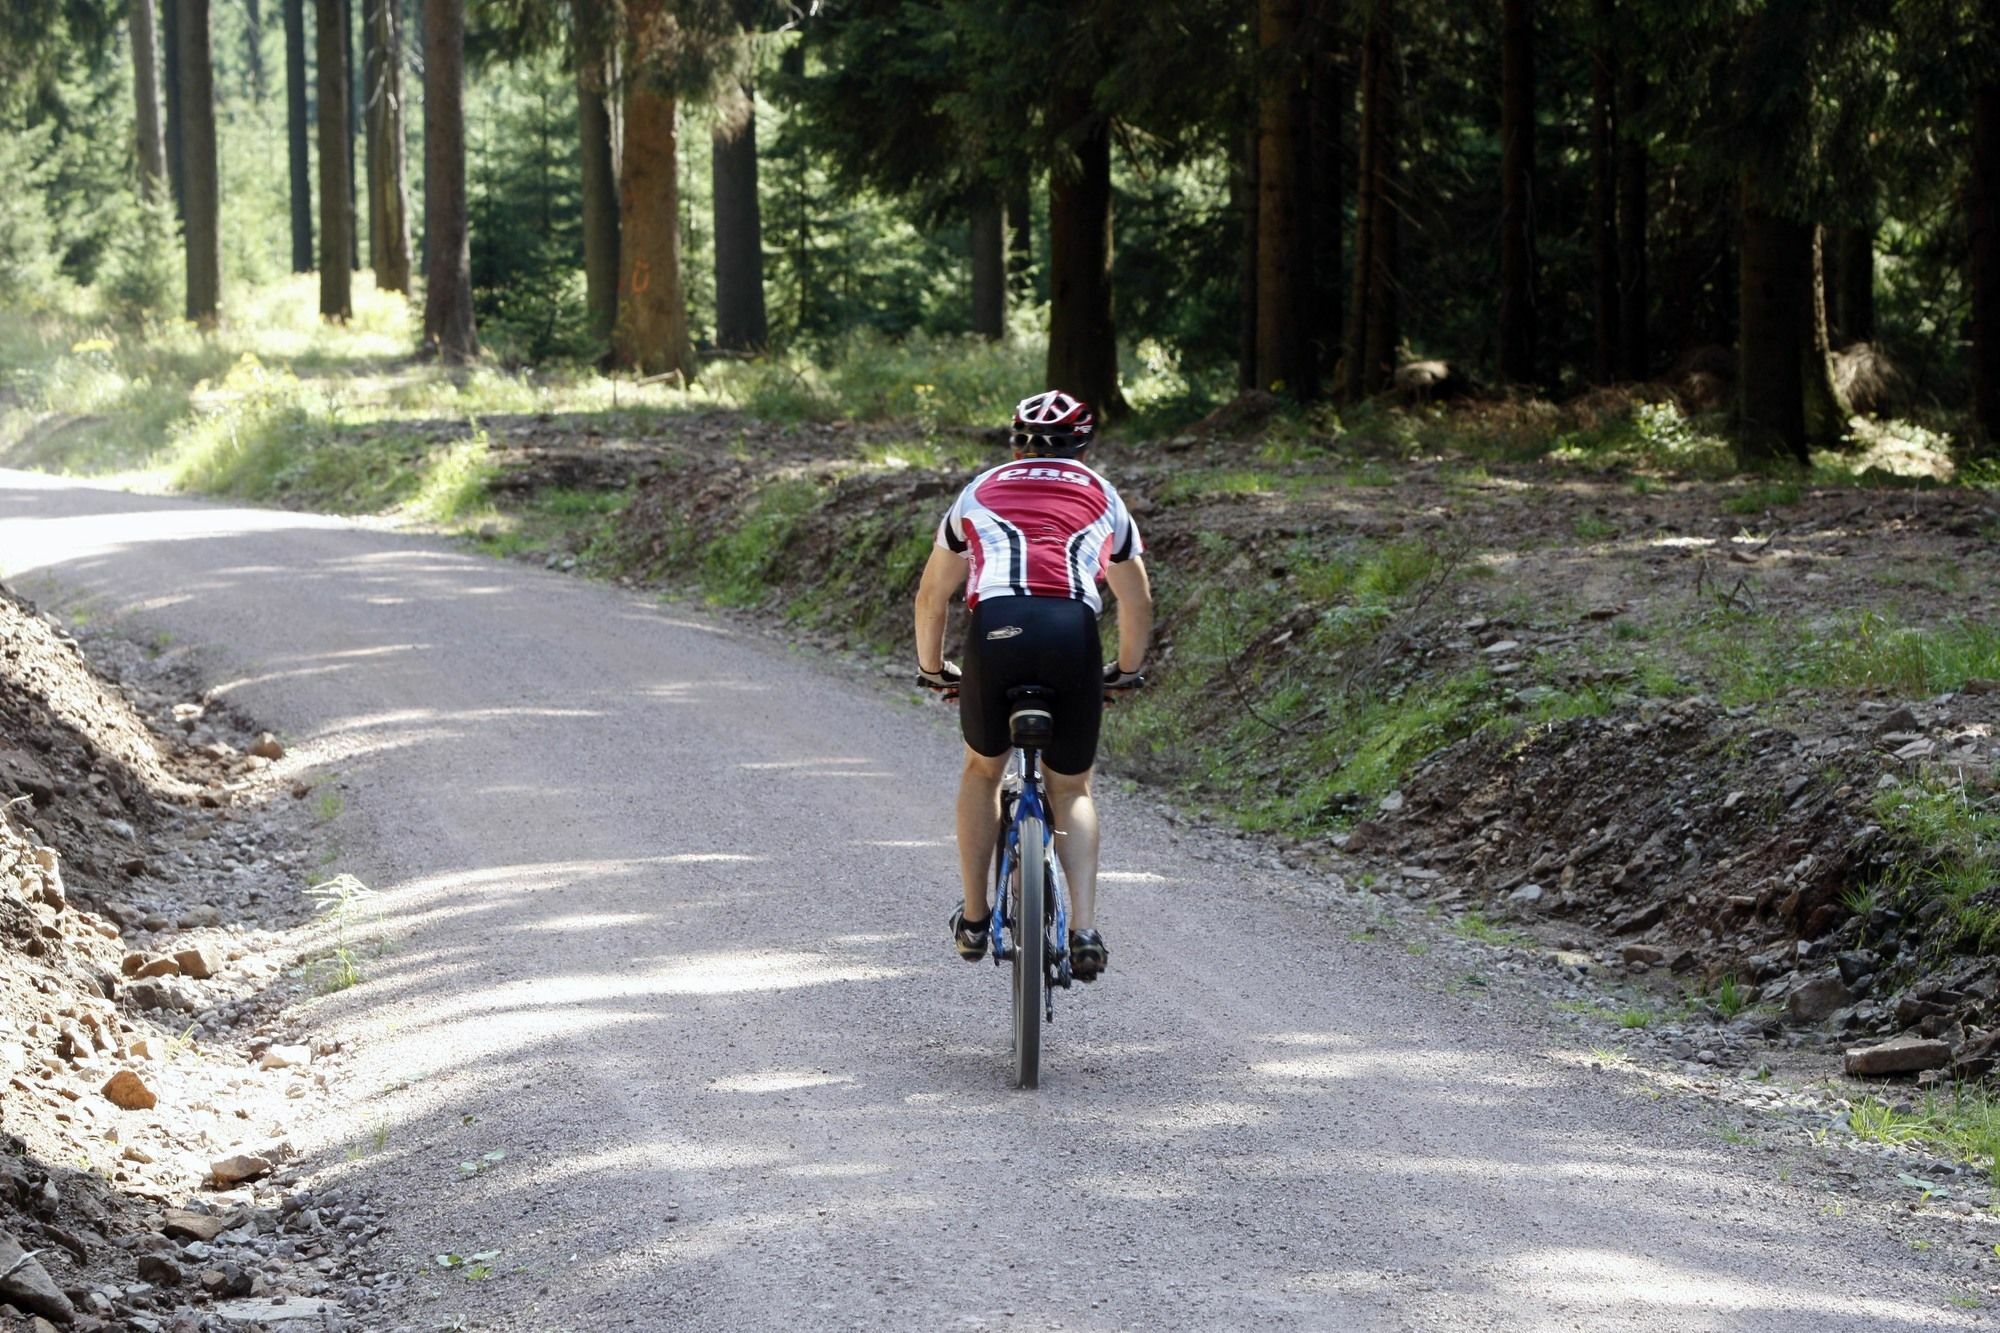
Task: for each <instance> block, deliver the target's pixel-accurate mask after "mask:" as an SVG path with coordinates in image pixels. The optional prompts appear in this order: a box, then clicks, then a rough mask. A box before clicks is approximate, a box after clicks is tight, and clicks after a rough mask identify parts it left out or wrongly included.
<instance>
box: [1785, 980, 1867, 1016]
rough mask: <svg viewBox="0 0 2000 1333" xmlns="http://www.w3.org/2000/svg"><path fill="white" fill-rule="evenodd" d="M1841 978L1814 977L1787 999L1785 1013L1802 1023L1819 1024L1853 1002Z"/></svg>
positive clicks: (1802, 984) (1803, 983)
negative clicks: (1835, 1011)
mask: <svg viewBox="0 0 2000 1333" xmlns="http://www.w3.org/2000/svg"><path fill="white" fill-rule="evenodd" d="M1853 998H1854V997H1853V996H1852V995H1849V994H1848V993H1847V987H1845V986H1843V985H1841V983H1840V978H1839V977H1814V978H1812V979H1811V980H1810V981H1806V982H1802V983H1801V984H1800V985H1799V987H1798V989H1797V990H1795V991H1793V992H1792V993H1791V994H1790V995H1789V996H1787V997H1786V998H1785V1012H1786V1013H1788V1014H1790V1015H1791V1016H1792V1017H1793V1018H1794V1019H1795V1020H1797V1021H1798V1022H1801V1023H1817V1022H1819V1021H1820V1020H1821V1019H1822V1018H1825V1017H1826V1016H1827V1015H1828V1014H1831V1013H1832V1012H1833V1011H1834V1010H1836V1009H1839V1008H1840V1007H1841V1006H1842V1005H1845V1004H1847V1003H1849V1002H1850V1001H1851V1000H1853Z"/></svg>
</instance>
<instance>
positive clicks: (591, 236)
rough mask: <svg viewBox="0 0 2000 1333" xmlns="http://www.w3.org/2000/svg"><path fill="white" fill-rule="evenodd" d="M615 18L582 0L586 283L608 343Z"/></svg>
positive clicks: (596, 325) (579, 90) (614, 226)
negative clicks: (610, 99) (612, 33)
mask: <svg viewBox="0 0 2000 1333" xmlns="http://www.w3.org/2000/svg"><path fill="white" fill-rule="evenodd" d="M609 24H610V19H609V17H608V15H607V14H606V13H605V6H604V5H603V4H602V3H601V0H577V5H576V29H577V61H576V125H577V134H578V136H579V138H580V139H581V141H582V150H583V282H584V305H585V306H586V308H588V309H589V311H590V331H591V332H592V333H593V334H595V335H596V336H597V337H599V338H602V339H609V338H610V337H611V326H612V325H613V324H615V323H616V322H617V320H618V169H617V167H616V166H615V165H614V163H613V154H612V142H611V138H612V136H611V106H610V103H609V102H608V100H607V97H608V95H609V93H610V90H611V42H610V29H609Z"/></svg>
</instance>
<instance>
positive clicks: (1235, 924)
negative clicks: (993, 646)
mask: <svg viewBox="0 0 2000 1333" xmlns="http://www.w3.org/2000/svg"><path fill="white" fill-rule="evenodd" d="M0 573H4V575H5V576H6V577H8V578H9V579H10V580H12V581H13V582H14V583H15V584H16V586H17V587H19V588H20V589H21V590H22V591H24V592H26V593H27V594H29V595H31V596H37V597H40V598H43V599H45V600H50V601H64V600H67V601H70V602H74V601H76V600H78V599H84V600H86V601H88V602H89V603H90V604H91V605H92V606H93V607H94V609H96V610H97V611H98V612H99V613H100V614H117V615H127V616H131V617H134V618H135V620H136V622H137V623H138V624H140V625H143V626H145V627H146V628H147V629H148V630H149V631H150V630H152V629H162V630H165V631H167V632H169V633H171V634H172V635H174V636H175V638H176V639H177V640H178V641H182V642H193V643H200V644H204V645H211V646H212V650H213V656H212V659H211V660H212V663H213V666H214V671H215V679H216V680H217V681H218V682H221V683H223V688H224V691H225V692H226V694H227V695H228V696H229V697H230V698H231V699H233V700H234V701H236V702H237V703H239V704H240V705H241V706H243V707H244V708H246V709H248V710H250V712H251V713H253V714H254V715H255V716H257V717H259V718H261V719H263V720H264V721H265V722H266V723H268V724H270V725H272V726H274V727H275V728H277V729H278V730H279V731H280V732H281V734H283V735H285V736H286V737H287V739H288V740H289V741H290V742H291V743H292V745H293V746H294V747H295V751H296V753H298V754H299V755H301V756H303V757H304V758H305V759H306V760H307V761H308V762H310V763H312V764H314V765H316V766H318V768H319V769H320V770H321V771H324V772H330V773H335V774H338V775H339V780H340V781H341V783H342V784H343V790H344V794H345V809H344V810H343V811H342V812H341V813H340V814H338V816H337V817H335V818H333V819H332V820H331V821H330V823H329V825H328V829H329V835H330V837H331V838H332V839H333V840H334V841H335V842H336V843H337V844H338V846H339V848H340V852H341V856H340V861H339V865H340V866H341V867H343V868H348V869H352V870H354V871H356V872H357V873H358V874H360V875H361V876H362V878H363V879H365V880H367V881H368V882H369V883H371V884H372V885H374V886H375V887H376V888H377V889H378V890H379V891H380V893H381V897H380V898H379V899H378V900H377V907H378V910H377V912H376V915H375V917H374V919H373V921H372V922H371V924H370V927H369V929H370V931H371V932H372V934H373V935H374V936H375V937H376V938H379V939H380V940H382V941H383V942H384V947H383V949H382V951H381V952H380V953H379V955H377V956H372V957H369V958H366V959H365V960H364V964H363V967H364V972H365V980H364V981H363V982H362V983H361V984H360V985H358V986H355V987H354V988H352V989H351V990H347V991H344V992H340V993H338V994H336V995H332V996H329V997H327V998H325V999H323V1000H321V1001H319V1002H318V1005H319V1008H320V1011H321V1012H320V1014H319V1016H318V1020H317V1021H318V1022H320V1023H321V1024H322V1025H323V1026H324V1028H325V1029H326V1030H329V1031H331V1032H332V1033H333V1034H334V1035H336V1036H339V1037H342V1038H344V1039H345V1040H346V1041H348V1042H349V1043H351V1044H352V1045H353V1046H354V1047H355V1048H356V1049H357V1051H358V1054H357V1056H356V1057H355V1060H354V1063H353V1065H352V1069H353V1073H352V1076H351V1079H350V1086H349V1087H348V1088H346V1089H345V1090H344V1091H343V1095H342V1096H340V1097H337V1098H329V1099H328V1102H327V1104H325V1105H323V1106H319V1107H313V1108H308V1110H307V1111H306V1112H304V1113H303V1114H305V1115H306V1116H307V1117H308V1118H307V1119H305V1120H303V1121H302V1122H301V1123H300V1125H298V1126H294V1127H292V1128H291V1133H292V1136H293V1138H294V1140H295V1141H297V1142H300V1143H302V1145H304V1146H306V1147H307V1148H308V1150H309V1151H311V1152H312V1153H314V1154H315V1155H316V1156H317V1158H318V1159H319V1160H320V1161H322V1162H324V1163H327V1164H329V1169H331V1170H334V1171H337V1172H338V1173H341V1174H342V1175H344V1176H345V1177H346V1178H350V1179H357V1180H361V1181H365V1182H366V1183H368V1184H369V1186H370V1187H371V1188H373V1189H375V1190H377V1191H379V1192H380V1194H381V1195H382V1197H385V1198H386V1199H387V1200H389V1201H390V1203H391V1204H392V1208H391V1216H392V1218H393V1219H394V1225H395V1231H394V1235H393V1244H394V1247H395V1248H396V1250H397V1251H398V1252H400V1253H401V1254H402V1255H403V1256H404V1257H405V1258H406V1260H407V1263H408V1265H409V1267H410V1268H411V1269H412V1270H416V1269H419V1268H423V1267H425V1266H428V1265H429V1264H430V1263H431V1261H430V1258H429V1256H434V1255H439V1254H445V1253H454V1254H461V1255H469V1254H474V1253H484V1252H487V1251H493V1252H497V1256H496V1257H495V1258H494V1259H493V1260H492V1266H493V1270H494V1271H493V1275H492V1276H491V1277H489V1278H485V1279H484V1280H469V1279H467V1278H466V1277H465V1276H463V1275H462V1272H463V1270H460V1271H459V1272H436V1273H433V1274H431V1275H429V1276H426V1277H423V1278H420V1279H419V1280H418V1281H416V1282H415V1283H414V1284H413V1286H412V1287H411V1290H412V1291H413V1292H415V1293H417V1295H416V1296H415V1297H414V1298H413V1299H412V1300H411V1301H410V1302H409V1304H408V1305H407V1306H406V1308H404V1309H403V1310H401V1311H399V1312H398V1313H397V1316H396V1320H397V1322H396V1323H394V1324H385V1325H382V1326H384V1327H408V1328H411V1329H431V1328H436V1327H441V1326H463V1327H470V1328H490V1329H522V1330H528V1329H533V1330H549V1329H606V1328H639V1329H678V1328H692V1327H697V1326H699V1327H702V1328H704V1329H769V1328H784V1329H787V1330H793V1331H803V1330H816V1329H881V1328H899V1329H900V1328H910V1329H934V1328H961V1327H962V1328H1022V1329H1025V1328H1060V1329H1143V1330H1156V1329H1222V1328H1246V1329H1248V1328H1255V1329H1339V1330H1354V1331H1357V1333H1358V1331H1372V1330H1391V1329H1454V1330H1456V1329H1468V1330H1469V1329H1508V1330H1556V1329H1575V1330H1606V1329H1619V1330H1626V1329H1630V1330H1652V1329H1658V1330H1672V1331H1673V1333H1691V1331H1692V1330H1702V1329H1757V1330H1780V1329H1801V1330H1804V1329H1811V1330H1814V1331H1815V1333H1827V1331H1828V1330H1834V1329H1855V1330H1862V1329H1866V1330H1897V1329H1910V1330H1915V1329H1938V1328H1956V1327H1976V1326H1980V1324H1981V1323H1982V1321H1983V1320H1984V1319H1985V1318H1987V1317H1988V1312H1983V1311H1967V1310H1962V1309H1959V1308H1957V1307H1955V1306H1954V1305H1953V1304H1952V1303H1951V1300H1950V1297H1951V1294H1952V1292H1953V1291H1954V1288H1953V1287H1952V1286H1951V1285H1950V1284H1949V1283H1948V1281H1947V1275H1946V1273H1945V1272H1944V1271H1943V1270H1942V1269H1941V1267H1940V1264H1939V1263H1938V1262H1937V1261H1936V1259H1935V1257H1934V1256H1928V1255H1925V1254H1919V1253H1915V1252H1913V1251H1912V1250H1911V1249H1910V1248H1909V1247H1908V1246H1906V1245H1905V1244H1904V1243H1902V1242H1901V1241H1899V1240H1897V1239H1895V1238H1894V1237H1892V1236H1891V1235H1890V1234H1888V1232H1887V1230H1886V1228H1885V1226H1884V1225H1883V1219H1882V1218H1881V1217H1880V1216H1878V1215H1874V1214H1872V1213H1871V1212H1870V1211H1869V1209H1868V1208H1866V1207H1864V1206H1860V1205H1850V1206H1846V1207H1843V1206H1842V1205H1841V1204H1840V1203H1839V1202H1838V1201H1837V1198H1836V1196H1834V1195H1832V1194H1829V1193H1828V1192H1826V1189H1825V1187H1824V1186H1823V1185H1815V1184H1812V1183H1810V1182H1808V1181H1807V1180H1805V1179H1802V1178H1795V1179H1791V1180H1786V1179H1783V1178H1781V1175H1782V1174H1783V1173H1781V1172H1780V1171H1779V1170H1778V1169H1777V1167H1776V1164H1775V1159H1774V1158H1773V1157H1772V1156H1770V1155H1768V1154H1765V1153H1762V1152H1759V1151H1756V1150H1754V1149H1752V1148H1749V1147H1742V1146H1736V1145H1733V1144H1731V1143H1728V1142H1725V1141H1723V1140H1722V1139H1721V1138H1720V1137H1719V1136H1718V1134H1717V1133H1716V1131H1715V1128H1714V1126H1713V1125H1712V1124H1710V1123H1708V1122H1707V1121H1706V1120H1705V1119H1704V1118H1703V1113H1702V1108H1701V1107H1700V1106H1698V1105H1693V1104H1689V1103H1687V1102H1684V1101H1680V1100H1677V1099H1675V1098H1673V1097H1664V1098H1662V1097H1659V1096H1657V1095H1653V1094H1651V1093H1649V1091H1648V1088H1647V1086H1646V1085H1645V1084H1644V1082H1643V1081H1642V1080H1640V1079H1639V1078H1637V1077H1636V1076H1634V1075H1631V1074H1629V1073H1619V1072H1613V1071H1593V1070H1592V1068H1591V1064H1590V1059H1589V1056H1588V1054H1587V1053H1585V1052H1583V1051H1581V1050H1579V1049H1578V1048H1577V1047H1578V1041H1577V1039H1576V1038H1575V1037H1573V1036H1565V1035H1564V1034H1563V1033H1562V1032H1561V1031H1559V1030H1558V1029H1557V1027H1556V1026H1554V1025H1552V1024H1551V1023H1549V1022H1548V1021H1547V1020H1546V1017H1545V1015H1544V1014H1543V1013H1541V1012H1539V1011H1538V1010H1537V1009H1536V1008H1535V1007H1534V1006H1533V1005H1532V1004H1531V1003H1528V1002H1527V1001H1525V1000H1517V999H1510V998H1508V997H1506V996H1504V995H1503V996H1500V997H1497V998H1489V999H1487V1000H1484V1001H1481V1002H1478V1003H1473V1002H1470V1001H1468V1000H1467V999H1466V998H1465V997H1464V996H1462V995H1458V996H1455V995H1453V994H1450V993H1447V986H1446V983H1447V982H1448V981H1449V980H1450V979H1451V978H1450V976H1449V975H1448V974H1447V972H1446V968H1447V967H1448V964H1446V963H1445V962H1444V961H1442V960H1441V959H1438V958H1436V957H1414V956H1411V955H1409V954H1407V953H1405V952H1403V951H1401V950H1399V949H1395V948H1385V947H1383V946H1382V945H1381V944H1380V943H1369V942H1365V941H1354V940H1350V939H1349V934H1350V932H1351V931H1353V930H1354V929H1355V926H1356V925H1357V921H1356V919H1355V913H1356V911H1357V910H1358V909H1356V908H1354V907H1352V906H1350V905H1348V904H1347V902H1346V901H1345V900H1344V899H1341V898H1339V897H1337V896H1336V895H1334V894H1332V893H1330V892H1325V891H1320V890H1317V889H1315V887H1314V886H1313V885H1312V884H1310V883H1305V882H1299V881H1298V880H1297V879H1296V878H1294V877H1291V876H1288V875H1286V874H1283V873H1279V872H1263V871H1251V870H1245V869H1242V868H1240V867H1237V866H1235V865H1234V864H1233V863H1231V862H1228V861H1226V860H1225V861H1218V860H1217V859H1215V858H1214V853H1215V850H1216V848H1215V846H1214V845H1213V844H1211V843H1207V842H1206V840H1205V838H1204V837H1203V836H1200V835H1195V834H1192V833H1186V832H1183V831H1181V830H1178V829H1176V828H1175V827H1174V826H1173V825H1171V824H1170V823H1169V822H1168V821H1167V820H1165V819H1164V818H1163V817H1161V816H1160V815H1159V814H1158V813H1157V812H1156V811H1154V810H1152V809H1151V808H1149V806H1148V804H1147V803H1146V802H1145V801H1144V800H1143V799H1141V798H1135V797H1119V796H1115V795H1114V796H1113V797H1112V798H1111V799H1110V800H1109V801H1108V802H1107V808H1106V816H1105V823H1106V829H1107V835H1106V855H1105V864H1106V867H1107V870H1108V872H1109V873H1108V874H1107V876H1106V880H1107V882H1106V885H1105V892H1104V899H1105V906H1104V918H1105V921H1104V924H1105V933H1106V936H1107V938H1108V939H1109V940H1110V941H1111V944H1112V947H1113V970H1112V971H1111V972H1110V974H1109V975H1108V976H1107V977H1106V979H1105V980H1104V981H1103V982H1101V983H1100V984H1098V985H1097V986H1096V987H1094V988H1092V989H1090V990H1087V991H1080V992H1078V993H1075V994H1071V995H1065V996H1063V997H1061V998H1060V1000H1059V1003H1058V1010H1057V1017H1056V1022H1055V1024H1054V1026H1053V1028H1052V1029H1051V1030H1050V1032H1049V1034H1048V1049H1047V1053H1046V1055H1045V1062H1044V1069H1045V1073H1044V1086H1043V1087H1042V1089H1041V1090H1040V1091H1039V1092H1038V1093H1020V1092H1015V1091H1012V1090H1010V1089H1009V1088H1008V1087H1007V1086H1006V1064H1007V1058H1006V1057H1007V1044H1006V1036H1005V1022H1006V1012H1005V1004H1006V992H1005V987H1004V984H1003V978H1002V975H1001V974H1000V973H999V972H998V971H997V970H995V969H994V968H992V967H991V966H990V965H982V966H979V967H968V966H966V965H964V964H963V963H961V962H959V961H958V960H957V959H956V957H955V956H954V955H953V954H952V953H951V952H950V951H949V949H948V947H947V942H946V935H945V927H944V921H945V915H946V913H947V911H948V910H949V907H950V904H951V901H952V896H953V894H954V893H955V889H954V888H953V883H954V876H953V870H952V851H951V847H950V845H949V837H950V800H951V792H952V788H953V783H954V782H955V779H956V762H955V745H956V742H955V739H954V732H953V730H952V725H951V719H950V718H949V717H948V716H947V715H945V714H943V713H942V712H941V711H939V710H938V709H937V708H936V707H935V706H930V705H919V704H918V703H916V702H915V701H913V700H912V699H910V698H906V697H904V696H903V695H901V694H900V693H898V692H895V691H891V690H886V689H884V688H883V687H882V685H881V683H880V681H879V678H877V679H875V680H868V679H866V678H864V677H863V676H862V675H861V674H860V673H858V672H856V671H855V670H854V669H852V668H846V667H841V666H839V665H838V664H829V663H825V662H822V661H818V660H815V657H814V656H813V655H811V654H807V653H798V652H789V651H786V650H785V649H784V648H783V647H782V646H780V645H773V644H771V643H769V642H766V641H762V640H760V639H758V638H756V637H754V636H750V635H746V634H745V633H743V632H741V631H738V630H734V629H731V628H729V627H727V626H724V625H721V624H718V623H716V622H714V621H712V620H710V619H709V618H707V617H705V616H703V615H700V614H698V613H694V612H690V611H687V610H683V609H675V608H667V607H662V606H661V605H660V604H658V603H657V602H655V601H653V600H650V599H647V598H644V597H641V596H638V595H635V594H627V593H621V592H619V591H616V590H612V589H609V588H606V587H601V586H595V585H591V584H587V583H584V582H581V581H578V580H575V579H571V578H565V577H562V576H558V575H554V574H545V573H542V572H539V571H534V570H529V569H524V568H521V567H519V566H516V565H510V564H502V563H497V562H494V561H491V560H488V559H485V558H482V557H479V556H476V555H473V554H469V553H467V552H465V551H463V550H460V549H458V548H455V547H453V546H450V545H448V544H445V543H441V542H438V541H434V540H426V539H419V538H412V537H409V536H404V535H399V534H395V533H391V532H385V531H382V530H379V529H371V528H369V527H365V526H361V525H355V524H349V523H344V522H338V521H334V520H329V519H323V518H314V517H308V516H302V515H292V514H280V513H271V512H266V511H255V510H242V509H228V508H219V507H212V506H202V505H197V504H192V503H187V502H182V501H177V500H162V499H156V498H148V497H142V496H134V495H128V494H123V493H119V492H113V491H106V490H99V489H92V488H89V487H85V486H81V485H76V484H72V483H69V482H63V481H55V480H52V479H49V478H42V477H34V476H28V475H25V474H20V473H0ZM1223 865H1230V867H1231V868H1229V869H1223V868H1222V866H1223ZM1461 970H1462V969H1461ZM489 1152H504V1153H505V1154H506V1155H505V1158H504V1159H503V1160H499V1161H498V1162H496V1163H494V1164H491V1165H488V1166H486V1167H485V1168H484V1169H482V1170H481V1171H479V1172H478V1173H477V1174H476V1175H470V1176H468V1175H465V1174H464V1173H463V1172H461V1170H460V1169H459V1165H458V1164H459V1163H460V1162H463V1161H471V1160H476V1159H478V1158H480V1157H481V1155H482V1154H486V1153H489ZM460 1317H462V1318H463V1320H464V1323H463V1325H456V1324H454V1323H453V1321H454V1320H455V1319H458V1318H460Z"/></svg>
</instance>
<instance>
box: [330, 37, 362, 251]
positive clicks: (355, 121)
mask: <svg viewBox="0 0 2000 1333" xmlns="http://www.w3.org/2000/svg"><path fill="white" fill-rule="evenodd" d="M339 4H340V38H341V45H342V48H343V49H342V54H343V55H344V56H345V57H346V63H345V64H343V65H342V66H341V68H342V69H343V70H345V71H346V72H347V90H346V92H347V259H348V264H349V266H350V267H352V268H354V269H355V270H356V271H357V272H358V271H359V270H360V268H361V178H360V176H359V175H358V174H357V173H356V172H355V169H354V166H355V161H356V153H355V150H356V149H357V148H358V147H359V146H360V143H361V107H362V105H363V104H364V103H365V102H366V101H367V100H368V95H367V90H366V85H365V83H364V82H363V80H362V77H361V63H360V62H359V61H358V60H356V59H355V58H354V0H339ZM322 81H324V76H322Z"/></svg>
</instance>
